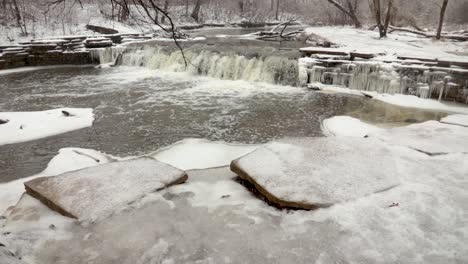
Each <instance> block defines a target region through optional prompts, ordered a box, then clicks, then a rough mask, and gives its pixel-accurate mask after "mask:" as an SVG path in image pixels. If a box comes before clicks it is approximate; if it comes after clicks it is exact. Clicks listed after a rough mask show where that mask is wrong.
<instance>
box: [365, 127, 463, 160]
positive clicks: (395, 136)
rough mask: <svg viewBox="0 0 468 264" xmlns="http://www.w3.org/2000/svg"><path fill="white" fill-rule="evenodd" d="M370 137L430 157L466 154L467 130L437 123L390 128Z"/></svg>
mask: <svg viewBox="0 0 468 264" xmlns="http://www.w3.org/2000/svg"><path fill="white" fill-rule="evenodd" d="M370 136H371V137H377V138H380V139H382V140H384V141H387V142H389V143H392V144H397V145H401V146H406V147H410V148H413V149H416V150H419V151H422V152H425V153H428V154H431V155H436V154H444V153H455V152H465V153H468V144H467V143H468V128H466V127H462V126H454V125H448V124H442V123H440V122H437V121H427V122H424V123H420V124H413V125H409V126H405V127H398V128H392V129H389V130H386V131H384V132H378V133H371V134H370Z"/></svg>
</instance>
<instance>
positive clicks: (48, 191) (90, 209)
mask: <svg viewBox="0 0 468 264" xmlns="http://www.w3.org/2000/svg"><path fill="white" fill-rule="evenodd" d="M186 180H187V174H186V173H185V172H184V171H181V170H179V169H176V168H174V167H172V166H170V165H168V164H165V163H162V162H159V161H157V160H154V159H151V158H138V159H133V160H127V161H121V162H112V163H107V164H104V165H100V166H95V167H90V168H86V169H82V170H79V171H72V172H69V173H65V174H62V175H59V176H55V177H43V178H36V179H34V180H31V181H29V182H26V183H25V184H24V185H25V186H26V191H27V193H28V194H30V195H31V196H33V197H36V198H38V199H39V200H41V201H42V202H43V203H45V204H46V205H48V206H49V207H50V208H52V209H53V210H56V211H58V212H59V213H61V214H63V215H65V216H69V217H72V218H77V219H78V220H80V221H82V222H83V221H85V222H88V221H89V222H94V221H96V220H100V219H103V218H105V217H108V216H109V215H111V214H113V213H114V212H116V211H119V210H122V209H124V208H125V207H126V206H128V205H129V204H131V203H133V202H135V201H137V200H138V199H140V198H142V197H144V196H145V195H146V194H148V193H151V192H155V191H158V190H161V189H163V188H165V187H168V186H171V185H174V184H179V183H183V182H185V181H186Z"/></svg>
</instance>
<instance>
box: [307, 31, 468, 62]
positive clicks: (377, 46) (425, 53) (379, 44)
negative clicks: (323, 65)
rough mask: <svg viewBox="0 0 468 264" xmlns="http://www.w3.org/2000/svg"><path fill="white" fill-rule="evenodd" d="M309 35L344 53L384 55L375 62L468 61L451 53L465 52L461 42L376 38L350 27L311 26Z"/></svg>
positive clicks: (398, 35) (395, 36)
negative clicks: (412, 59) (399, 59)
mask: <svg viewBox="0 0 468 264" xmlns="http://www.w3.org/2000/svg"><path fill="white" fill-rule="evenodd" d="M306 32H308V33H315V34H318V35H320V36H322V37H325V38H327V39H328V40H330V41H331V42H334V43H336V44H338V45H341V46H343V47H342V48H340V49H339V50H341V51H344V52H350V51H358V52H365V53H375V54H381V53H383V54H386V55H384V56H381V57H377V58H375V59H376V60H393V59H396V57H397V56H408V57H420V58H432V59H439V60H445V59H447V60H455V61H468V57H467V56H458V55H454V54H451V53H450V52H455V51H459V50H464V49H465V47H464V44H463V42H456V41H438V42H434V41H433V40H432V39H430V38H425V37H421V36H415V35H413V34H408V33H401V32H394V33H390V34H388V37H387V38H384V39H379V37H378V32H376V31H369V30H364V29H356V28H351V27H310V28H307V29H306Z"/></svg>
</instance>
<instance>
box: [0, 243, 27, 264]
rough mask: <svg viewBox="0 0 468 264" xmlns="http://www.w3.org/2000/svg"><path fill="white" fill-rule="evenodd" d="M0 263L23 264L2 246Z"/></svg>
mask: <svg viewBox="0 0 468 264" xmlns="http://www.w3.org/2000/svg"><path fill="white" fill-rule="evenodd" d="M0 263H2V264H25V263H24V262H23V261H21V260H20V259H18V258H16V257H15V255H14V254H13V253H11V252H10V251H9V250H8V249H6V248H5V247H3V246H0Z"/></svg>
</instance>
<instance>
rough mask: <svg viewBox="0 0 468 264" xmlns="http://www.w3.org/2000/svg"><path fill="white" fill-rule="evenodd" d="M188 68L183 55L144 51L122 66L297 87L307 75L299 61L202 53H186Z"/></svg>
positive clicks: (127, 55) (133, 52)
mask: <svg viewBox="0 0 468 264" xmlns="http://www.w3.org/2000/svg"><path fill="white" fill-rule="evenodd" d="M184 54H185V57H186V58H187V60H188V62H189V64H188V66H187V67H185V63H184V60H183V57H182V54H181V52H180V51H170V52H168V51H165V50H163V49H162V48H156V47H145V48H132V49H128V50H126V51H125V52H124V53H123V54H122V57H121V59H119V64H121V65H128V66H143V67H147V68H151V69H157V70H162V71H171V72H189V73H191V74H194V75H203V76H209V77H213V78H217V79H225V80H246V81H255V82H257V81H259V82H268V83H273V84H282V85H292V86H297V85H298V84H299V82H300V80H299V76H300V75H301V76H302V78H304V76H307V73H304V72H303V73H300V72H299V67H298V62H297V60H296V59H288V58H285V57H280V56H253V57H252V56H250V57H247V56H243V55H239V54H235V53H232V52H231V53H230V52H226V53H222V52H217V51H210V50H202V51H192V50H190V49H187V50H185V51H184Z"/></svg>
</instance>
